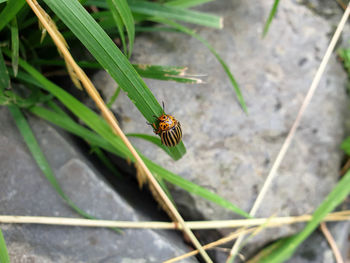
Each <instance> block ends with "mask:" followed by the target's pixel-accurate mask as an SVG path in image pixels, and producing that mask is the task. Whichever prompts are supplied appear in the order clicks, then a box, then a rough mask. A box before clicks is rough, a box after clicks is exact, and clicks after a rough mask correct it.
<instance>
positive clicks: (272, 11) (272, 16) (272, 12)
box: [262, 0, 280, 37]
mask: <svg viewBox="0 0 350 263" xmlns="http://www.w3.org/2000/svg"><path fill="white" fill-rule="evenodd" d="M279 1H280V0H275V2H274V3H273V6H272V8H271V10H270V14H269V17H268V18H267V20H266V23H265V26H264V30H263V34H262V36H263V37H265V36H266V34H267V32H268V31H269V28H270V24H271V22H272V19H273V18H274V16H275V14H276V12H277V7H278V4H279Z"/></svg>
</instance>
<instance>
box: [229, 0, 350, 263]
mask: <svg viewBox="0 0 350 263" xmlns="http://www.w3.org/2000/svg"><path fill="white" fill-rule="evenodd" d="M349 13H350V4H349V5H348V6H347V8H346V10H345V12H344V15H343V17H342V18H341V20H340V22H339V24H338V26H337V29H336V31H335V33H334V35H333V37H332V40H331V42H330V43H329V45H328V48H327V51H326V53H325V55H324V57H323V59H322V61H321V64H320V66H319V68H318V70H317V72H316V75H315V77H314V79H313V81H312V83H311V85H310V88H309V90H308V92H307V94H306V97H305V99H304V101H303V103H302V105H301V107H300V109H299V112H298V114H297V117H296V119H295V121H294V123H293V125H292V128H291V129H290V131H289V133H288V135H287V138H286V139H285V141H284V143H283V145H282V147H281V150H280V151H279V153H278V155H277V157H276V160H275V161H274V163H273V165H272V168H271V170H270V172H269V174H268V176H267V178H266V180H265V183H264V185H263V187H262V189H261V190H260V192H259V195H258V197H257V199H256V200H255V202H254V205H253V207H252V209H251V210H250V215H251V216H255V215H256V213H257V211H258V209H259V207H260V205H261V203H262V200H263V199H264V197H265V195H266V193H267V191H268V189H269V187H270V185H271V182H272V181H273V179H274V178H275V177H276V172H277V170H278V168H279V167H280V164H281V162H282V160H283V158H284V156H285V155H286V152H287V150H288V148H289V146H290V144H291V142H292V140H293V138H294V135H295V132H296V130H297V128H298V127H299V124H300V121H301V119H302V117H303V115H304V112H305V110H306V108H307V107H308V105H309V103H310V101H311V99H312V97H313V95H314V93H315V91H316V88H317V86H318V84H319V82H320V80H321V77H322V75H323V73H324V71H325V68H326V66H327V63H328V61H329V59H330V56H331V55H332V52H333V50H334V47H335V45H336V43H337V41H338V39H339V37H340V34H341V32H342V31H343V28H344V25H345V23H346V21H347V20H348V17H349ZM243 238H244V235H242V236H240V237H239V238H238V239H237V241H236V242H235V244H234V245H233V247H232V250H231V253H230V256H229V257H228V259H227V262H232V258H233V255H235V254H237V252H238V248H239V247H240V243H241V242H242V241H243Z"/></svg>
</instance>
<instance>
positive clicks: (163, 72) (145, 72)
mask: <svg viewBox="0 0 350 263" xmlns="http://www.w3.org/2000/svg"><path fill="white" fill-rule="evenodd" d="M31 63H32V65H51V66H65V63H64V61H62V60H45V59H35V60H32V61H31ZM77 63H78V65H79V66H81V67H83V68H92V69H102V67H101V65H100V64H99V63H97V62H91V61H78V62H77ZM132 66H133V67H134V68H135V70H136V71H137V73H139V74H140V76H141V77H143V78H148V79H158V80H167V81H176V82H180V83H188V84H200V83H202V80H201V79H199V78H195V77H192V76H191V75H186V70H187V67H182V66H160V65H148V64H132Z"/></svg>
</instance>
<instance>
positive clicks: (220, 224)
mask: <svg viewBox="0 0 350 263" xmlns="http://www.w3.org/2000/svg"><path fill="white" fill-rule="evenodd" d="M311 218H312V216H311V215H302V216H295V217H274V218H257V219H238V220H218V221H187V222H186V225H187V226H188V227H189V228H191V229H219V228H238V227H252V226H266V227H277V226H281V225H287V224H297V223H303V222H307V221H309V220H311ZM347 220H350V210H347V211H342V212H336V213H331V214H329V215H327V216H326V217H325V218H324V222H335V221H347ZM0 223H5V224H45V225H64V226H81V227H118V228H148V229H181V225H179V224H177V223H170V222H152V221H151V222H133V221H115V220H92V219H83V218H65V217H44V216H13V215H0Z"/></svg>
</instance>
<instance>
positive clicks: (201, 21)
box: [85, 0, 223, 29]
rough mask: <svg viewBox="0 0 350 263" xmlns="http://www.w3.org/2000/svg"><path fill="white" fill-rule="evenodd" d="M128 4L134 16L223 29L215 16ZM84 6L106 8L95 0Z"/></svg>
mask: <svg viewBox="0 0 350 263" xmlns="http://www.w3.org/2000/svg"><path fill="white" fill-rule="evenodd" d="M128 3H129V6H130V9H131V11H132V12H133V13H134V14H139V15H144V16H152V17H153V16H154V17H159V18H168V19H174V20H179V21H183V22H187V23H192V24H197V25H202V26H207V27H213V28H219V29H220V28H222V27H223V19H222V18H221V17H218V16H216V15H211V14H206V13H203V12H198V11H193V10H187V9H183V8H180V7H175V6H167V5H163V4H159V3H156V2H146V1H139V0H129V1H128ZM85 5H96V6H97V7H100V8H107V5H106V3H104V2H103V1H96V0H88V1H87V2H86V3H85Z"/></svg>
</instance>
